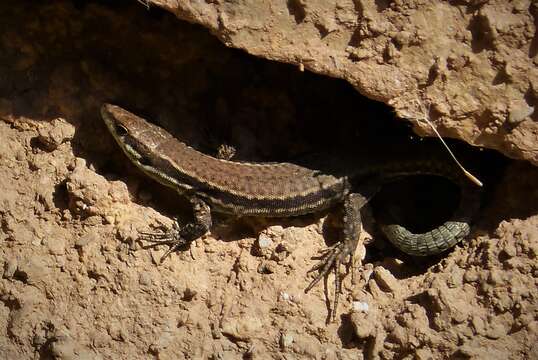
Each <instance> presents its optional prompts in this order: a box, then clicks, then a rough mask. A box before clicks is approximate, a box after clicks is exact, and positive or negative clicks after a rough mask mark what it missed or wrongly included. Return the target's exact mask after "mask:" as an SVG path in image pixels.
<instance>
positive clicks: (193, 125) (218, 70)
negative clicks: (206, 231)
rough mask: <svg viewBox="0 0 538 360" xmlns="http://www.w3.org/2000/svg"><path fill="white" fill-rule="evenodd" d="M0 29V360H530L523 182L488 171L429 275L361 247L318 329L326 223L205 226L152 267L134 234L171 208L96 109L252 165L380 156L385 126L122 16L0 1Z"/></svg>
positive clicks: (533, 254)
mask: <svg viewBox="0 0 538 360" xmlns="http://www.w3.org/2000/svg"><path fill="white" fill-rule="evenodd" d="M204 4H205V3H204ZM213 4H217V3H216V2H213ZM228 4H229V3H228ZM290 4H294V3H293V2H291V3H290ZM298 4H299V5H300V3H298ZM377 4H381V2H377ZM299 5H293V6H296V7H297V9H300V8H301V7H300V6H299ZM378 6H381V5H378ZM477 6H478V5H477ZM381 8H383V6H381ZM387 9H389V8H387ZM410 11H411V10H410ZM298 14H299V15H298V16H299V18H300V12H298ZM461 16H467V15H465V13H464V15H461ZM305 18H306V16H305ZM0 20H1V21H0V358H2V359H4V358H6V359H29V358H33V359H51V358H54V359H148V358H158V359H245V358H253V359H361V358H372V359H376V358H382V359H412V358H416V359H430V358H433V359H441V358H454V359H469V358H472V359H484V358H487V359H533V358H536V354H537V353H538V348H537V345H536V344H538V290H537V287H538V267H537V264H538V230H537V228H538V215H537V214H538V191H537V188H536V184H537V183H538V170H537V168H536V167H533V166H531V165H530V164H529V163H526V162H518V161H514V162H508V166H507V169H506V171H505V172H502V173H498V174H497V175H496V176H497V177H494V178H493V181H491V182H490V183H491V185H493V186H490V192H489V193H488V194H487V197H486V200H487V201H486V202H485V203H484V209H483V211H482V212H481V215H480V216H479V217H478V219H477V223H476V225H475V226H474V232H473V234H472V236H471V237H470V239H469V240H468V241H467V242H465V243H464V244H462V245H460V246H457V247H456V248H455V249H454V250H453V251H450V252H449V253H448V254H444V255H443V256H441V257H439V258H434V259H427V260H423V261H421V262H416V261H414V260H413V259H410V258H408V257H405V256H403V255H402V254H401V253H399V252H397V251H395V250H394V249H390V248H389V247H387V245H385V247H384V248H383V243H382V241H380V240H382V239H381V238H379V236H376V234H375V230H370V229H369V230H370V232H371V233H372V234H373V236H374V238H375V239H376V241H375V242H374V243H373V245H372V246H368V247H360V248H359V249H358V250H357V258H358V259H362V263H363V266H360V267H358V268H357V270H356V273H355V283H352V282H351V276H346V277H345V278H344V282H343V294H342V297H341V305H340V309H339V312H338V314H339V316H338V319H337V321H336V322H334V323H332V324H329V325H326V324H325V320H326V318H327V315H328V313H329V310H330V309H328V307H327V302H326V297H325V294H324V291H323V286H321V285H320V286H317V287H315V288H314V289H313V290H312V291H311V292H310V293H309V294H306V295H305V294H304V292H303V290H304V287H305V286H306V284H307V283H308V280H309V279H310V278H311V277H310V276H312V275H306V272H307V270H308V269H309V268H310V267H311V266H312V265H313V264H314V263H315V260H314V259H312V257H313V256H315V255H316V253H317V251H319V250H320V249H324V248H325V247H326V246H327V243H326V242H325V241H324V237H323V236H322V233H324V230H325V229H326V228H327V226H326V225H327V224H329V225H330V223H331V222H333V220H334V218H331V216H325V215H326V214H318V215H317V216H311V217H305V218H299V219H286V220H281V221H280V220H272V221H271V222H270V223H267V222H263V221H254V220H245V221H243V222H242V221H233V220H228V221H226V219H218V220H219V221H216V226H214V228H213V230H212V233H211V234H210V235H208V236H205V237H204V238H202V239H199V240H198V241H196V242H194V243H193V244H192V245H191V246H190V248H188V249H185V250H184V251H179V252H177V253H175V254H172V256H171V258H169V259H168V260H167V261H166V262H165V263H164V264H163V265H161V266H158V265H157V262H158V260H159V258H160V255H161V254H162V253H163V252H164V251H165V250H166V249H165V248H164V247H161V248H157V249H145V248H143V247H142V246H141V245H143V244H140V243H139V242H138V241H137V238H138V233H139V231H144V230H155V229H162V228H169V227H170V226H171V223H172V218H173V217H174V216H175V215H177V213H178V211H182V210H183V211H184V212H185V211H186V208H185V206H182V203H181V201H180V200H179V198H178V197H177V196H175V194H174V193H173V192H168V191H166V190H164V189H162V188H161V187H160V186H158V185H157V184H155V183H154V182H152V181H150V180H149V179H147V178H146V177H145V176H143V175H141V174H140V173H139V172H138V171H136V169H134V168H133V167H132V166H130V165H129V164H128V162H127V160H126V159H125V157H124V155H123V154H121V152H120V151H118V148H117V146H116V144H115V143H114V141H113V139H112V138H111V137H110V136H109V134H108V133H107V131H106V129H105V126H104V124H103V122H102V121H101V119H100V118H99V115H98V109H99V106H100V105H101V104H102V103H103V102H115V103H118V104H120V105H123V106H124V107H126V108H128V109H129V110H132V111H134V112H136V113H140V114H142V115H146V116H148V118H151V119H153V120H154V121H156V122H158V123H159V124H162V125H165V127H167V128H169V129H170V130H171V131H175V133H177V134H179V135H181V137H182V138H183V139H185V140H187V141H188V143H189V144H192V145H193V146H196V147H198V148H201V149H204V150H208V151H211V150H213V151H215V150H216V149H217V146H218V145H219V144H222V143H230V144H233V145H235V146H236V147H237V156H238V158H240V159H241V158H245V159H255V160H259V159H262V160H266V159H269V160H272V159H275V160H278V159H281V158H283V157H286V156H288V157H289V156H293V155H294V154H299V153H302V152H304V151H305V150H308V149H312V148H314V149H319V148H320V147H323V146H333V145H334V144H335V143H339V142H344V143H351V144H352V145H353V146H354V147H365V148H366V149H367V150H370V149H371V148H370V147H369V144H368V143H367V141H368V140H369V139H370V140H372V139H373V142H374V143H378V142H380V141H385V142H384V143H383V145H384V146H388V145H390V146H394V145H395V141H396V139H397V138H400V137H404V138H405V139H408V137H409V133H407V132H405V131H403V130H405V129H403V130H402V129H395V127H397V125H401V124H398V123H396V122H394V121H392V118H391V117H390V116H388V118H389V119H385V117H386V116H384V115H387V113H388V115H390V111H387V109H384V108H383V107H381V108H379V106H376V105H375V104H371V102H370V101H366V100H365V99H363V98H362V97H360V96H358V94H357V92H356V91H354V89H353V88H351V87H350V86H348V85H347V84H346V83H345V82H343V81H337V80H335V79H328V78H324V77H322V76H315V75H313V74H310V73H308V72H304V73H301V72H299V71H297V69H296V68H295V67H291V66H287V65H282V64H278V63H271V62H267V61H261V60H259V59H255V58H252V57H249V56H246V55H245V54H244V53H242V52H239V51H235V50H231V49H227V48H225V47H224V46H222V44H220V43H219V42H218V41H217V40H216V39H215V38H213V37H212V36H210V35H208V34H207V31H206V30H205V29H203V28H201V27H197V26H192V25H189V24H185V23H183V22H180V21H178V20H177V19H176V18H175V17H174V16H172V15H170V14H168V13H166V12H164V11H150V12H148V11H146V9H145V8H143V7H142V6H140V5H139V4H137V3H136V2H132V3H131V4H129V3H115V4H114V6H112V7H110V6H107V5H106V2H98V3H91V2H68V1H55V2H52V3H45V2H20V1H15V0H13V1H11V0H6V1H2V2H0ZM351 20H353V19H351ZM351 20H350V21H351ZM260 21H261V20H260ZM327 26H330V25H327ZM327 36H330V33H329V34H328V35H327ZM306 65H307V64H306V63H305V66H306ZM387 84H388V83H387ZM358 117H361V118H363V119H366V120H367V119H373V120H375V121H370V122H369V121H360V122H359V121H355V120H356V118H358ZM525 122H527V121H525ZM520 126H521V125H520ZM376 134H377V137H376ZM379 135H382V136H379ZM211 136H217V138H216V139H212V138H211ZM370 155H371V156H375V155H376V153H375V151H370ZM499 164H500V162H490V163H487V164H485V165H486V167H488V168H494V167H497V166H499ZM183 205H184V204H183ZM443 206H445V203H444V202H443V203H440V202H439V201H438V198H437V197H436V198H435V201H431V202H430V203H427V204H426V205H425V208H426V209H425V211H426V212H430V211H432V212H433V211H434V210H435V209H436V208H437V207H443ZM331 214H333V213H332V212H331ZM180 215H184V214H181V213H180ZM182 218H183V216H182ZM329 227H330V226H329ZM368 228H369V227H368ZM329 235H330V234H329ZM325 238H326V239H327V240H331V238H330V237H325ZM327 242H329V241H327ZM332 286H333V282H332V277H330V278H329V282H328V290H329V291H328V293H329V294H332V288H333V287H332ZM329 299H332V296H330V297H329Z"/></svg>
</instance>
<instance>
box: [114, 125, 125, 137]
mask: <svg viewBox="0 0 538 360" xmlns="http://www.w3.org/2000/svg"><path fill="white" fill-rule="evenodd" d="M115 127H116V134H117V135H118V136H125V135H127V133H128V131H127V128H126V127H125V126H123V125H121V124H116V126H115Z"/></svg>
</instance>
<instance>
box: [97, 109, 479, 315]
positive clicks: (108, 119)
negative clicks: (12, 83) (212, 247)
mask: <svg viewBox="0 0 538 360" xmlns="http://www.w3.org/2000/svg"><path fill="white" fill-rule="evenodd" d="M101 115H102V117H103V119H104V121H105V123H106V125H107V127H108V129H109V130H110V133H111V134H112V136H113V137H114V139H115V140H116V141H117V143H118V144H119V145H120V147H121V148H122V150H123V151H124V152H125V154H126V155H127V156H128V157H129V159H130V160H131V161H132V162H133V163H134V164H135V165H136V166H137V167H138V168H140V169H141V170H142V171H143V172H144V173H146V174H147V175H148V176H150V177H152V178H153V179H155V180H157V181H158V182H160V183H162V184H164V185H166V186H169V187H171V188H173V189H175V190H176V191H177V192H178V193H180V194H182V195H184V196H186V197H188V198H189V199H190V200H191V202H192V204H193V210H194V211H193V212H194V215H195V217H194V222H192V223H190V224H187V225H185V226H183V227H178V228H177V229H175V230H173V231H171V232H169V233H167V234H145V237H144V238H145V240H149V241H154V242H158V243H163V242H164V243H168V244H170V245H172V246H171V248H170V249H169V250H168V251H167V253H166V254H165V256H164V257H166V256H167V255H168V254H170V253H171V252H172V251H174V250H175V249H177V248H179V247H180V246H183V245H185V244H188V243H189V242H190V241H192V240H194V239H196V238H198V237H200V236H202V235H203V234H204V233H206V232H207V231H209V229H210V227H211V224H212V221H211V212H212V211H215V212H221V213H225V214H231V215H235V216H241V215H258V216H266V217H283V216H296V215H302V214H307V213H312V212H316V211H320V210H323V209H327V208H329V207H332V206H334V205H336V204H343V208H344V217H343V223H344V224H343V225H344V229H343V235H344V236H343V240H342V242H341V243H339V244H338V245H337V246H335V247H333V248H331V249H330V250H329V251H328V252H326V253H325V255H324V256H323V258H322V259H321V261H320V262H319V263H318V265H316V266H315V267H314V269H315V270H320V273H319V275H317V276H316V277H315V278H314V280H313V281H312V282H311V283H310V285H309V286H308V287H307V289H306V291H308V290H310V289H311V288H312V287H313V286H314V285H315V284H316V283H317V282H318V281H319V280H320V279H321V278H322V277H323V276H325V275H326V274H328V273H329V272H330V271H331V269H334V270H335V271H338V269H339V267H340V264H341V263H342V262H343V261H344V260H345V259H346V258H347V256H353V253H354V252H355V249H356V247H357V244H358V239H359V233H360V230H361V228H362V227H361V214H360V210H361V208H362V207H363V206H364V205H365V204H366V203H367V202H368V200H369V199H370V198H371V197H372V196H373V195H375V193H376V192H377V190H378V189H379V188H380V187H381V185H382V184H383V183H384V182H387V181H390V180H393V179H395V178H399V177H403V176H409V175H416V174H424V175H437V176H443V177H446V178H448V179H450V180H451V181H454V182H455V183H456V184H458V185H459V186H460V188H461V194H462V195H461V201H460V206H459V208H458V210H457V211H456V213H455V214H454V216H453V218H452V219H450V220H449V221H447V222H445V223H444V224H442V225H440V226H439V227H437V228H435V229H433V230H431V231H429V232H426V233H423V234H413V233H411V232H409V231H408V230H407V229H405V228H404V227H403V226H401V225H399V224H398V223H396V222H395V223H390V224H382V225H381V228H382V230H383V232H384V233H385V235H386V236H387V237H388V239H389V240H390V241H391V242H392V243H393V244H395V245H396V246H397V247H398V248H400V249H401V250H402V251H404V252H406V253H408V254H411V255H417V256H427V255H432V254H439V253H441V252H443V251H445V250H447V249H448V248H450V247H452V246H454V245H455V244H457V243H458V242H459V241H461V240H462V239H463V238H464V237H465V236H467V235H468V234H469V231H470V227H469V221H470V218H471V216H472V215H473V213H474V212H475V211H476V210H477V207H478V203H479V202H478V201H477V196H478V193H479V192H478V191H476V189H475V188H471V186H470V183H469V182H468V181H467V180H465V179H464V178H463V177H462V176H460V175H459V172H458V170H457V169H455V168H454V167H453V166H451V165H450V163H449V162H447V161H441V160H440V158H436V156H435V155H434V154H433V153H428V157H427V158H424V157H423V158H416V157H414V158H413V157H409V156H408V154H405V153H399V154H394V156H392V157H389V158H385V160H383V161H381V160H380V159H371V158H370V159H369V161H358V159H356V158H354V157H353V156H352V154H344V155H340V156H338V157H334V156H333V157H331V156H330V155H327V156H325V157H320V156H318V157H315V158H314V157H312V158H311V159H309V160H304V161H303V162H301V163H300V164H299V163H296V164H294V163H246V162H234V161H229V160H223V159H217V158H214V157H211V156H208V155H206V154H203V153H201V152H199V151H197V150H195V149H193V148H191V147H189V146H187V145H186V144H184V143H182V142H181V141H179V140H178V139H176V138H175V137H173V136H172V135H170V134H169V133H168V132H166V131H165V130H164V129H162V128H160V127H158V126H156V125H153V124H151V123H149V122H148V121H146V120H145V119H143V118H140V117H138V116H136V115H134V114H132V113H130V112H129V111H127V110H124V109H122V108H120V107H118V106H115V105H110V104H105V105H103V107H102V108H101ZM164 257H163V258H164ZM335 281H336V286H335V304H334V307H333V312H332V317H333V318H334V317H335V316H336V306H337V304H338V296H339V295H338V294H339V293H340V277H339V276H336V277H335Z"/></svg>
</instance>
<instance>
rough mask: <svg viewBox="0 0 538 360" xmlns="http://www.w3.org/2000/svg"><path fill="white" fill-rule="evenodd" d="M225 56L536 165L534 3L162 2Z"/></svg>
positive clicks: (537, 14) (537, 18) (537, 12)
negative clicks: (305, 75)
mask: <svg viewBox="0 0 538 360" xmlns="http://www.w3.org/2000/svg"><path fill="white" fill-rule="evenodd" d="M146 3H147V4H156V5H158V6H161V7H163V8H165V9H167V10H169V11H171V12H173V13H174V14H176V15H177V16H178V17H180V18H182V19H186V20H188V21H191V22H195V23H198V24H202V25H203V26H205V27H207V28H208V29H210V30H211V32H212V33H213V34H215V35H216V36H218V37H219V38H220V39H221V40H222V41H223V42H224V43H225V44H226V45H228V46H231V47H236V48H240V49H244V50H246V51H247V52H249V53H251V54H254V55H256V56H260V57H263V58H267V59H274V60H278V61H282V62H286V63H291V64H296V65H298V66H299V67H300V68H301V69H302V68H305V69H308V70H311V71H314V72H316V73H320V74H324V75H328V76H333V77H337V78H342V79H345V80H347V81H349V82H350V83H351V84H352V85H353V86H354V87H355V88H356V89H357V90H358V91H359V92H360V93H361V94H363V95H365V96H367V97H369V98H371V99H375V100H379V101H382V102H384V103H386V104H390V105H391V106H393V107H394V109H395V111H396V113H397V114H398V115H399V116H401V117H403V118H406V119H409V120H411V121H412V122H413V124H414V126H415V128H416V130H417V131H418V132H419V133H421V134H429V135H431V134H432V130H431V128H430V126H429V125H428V124H427V123H426V122H424V121H423V119H424V118H429V119H430V120H431V121H433V122H434V124H435V126H436V127H437V128H438V130H439V132H440V133H441V134H442V135H443V136H446V137H454V138H458V139H462V140H464V141H466V142H468V143H470V144H474V145H479V146H484V147H488V148H492V149H497V150H500V151H501V152H503V153H504V154H506V155H508V156H510V157H515V158H521V159H528V160H530V161H532V162H533V163H534V164H538V112H535V111H534V110H535V108H536V105H537V103H538V102H537V99H538V67H537V65H538V56H537V54H538V35H537V29H536V28H537V24H538V3H537V2H536V1H531V0H517V1H505V0H496V1H495V0H491V1H488V0H479V1H472V0H469V1H452V2H449V1H442V0H412V1H388V0H355V1H354V0H277V1H198V0H193V1H185V0H181V1H177V0H176V1H170V0H166V1H162V0H148V1H146Z"/></svg>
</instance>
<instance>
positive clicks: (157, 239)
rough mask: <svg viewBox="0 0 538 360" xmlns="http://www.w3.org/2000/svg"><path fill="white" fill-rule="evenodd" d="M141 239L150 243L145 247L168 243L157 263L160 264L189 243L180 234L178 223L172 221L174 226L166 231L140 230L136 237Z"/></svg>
mask: <svg viewBox="0 0 538 360" xmlns="http://www.w3.org/2000/svg"><path fill="white" fill-rule="evenodd" d="M138 239H139V240H141V241H147V242H149V243H151V244H150V245H148V246H146V247H145V248H154V247H156V246H159V245H169V246H170V247H169V248H168V250H166V252H165V253H164V254H163V255H162V256H161V259H160V260H159V263H160V264H162V263H163V261H164V260H165V259H166V258H167V257H168V256H169V255H170V254H171V253H173V252H174V251H177V250H178V249H180V248H181V247H182V246H185V245H187V244H188V243H190V241H189V240H187V239H185V238H183V237H182V236H181V229H180V225H179V223H178V222H177V221H176V222H174V226H173V228H172V229H171V230H168V231H166V232H141V233H140V236H139V237H138Z"/></svg>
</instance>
